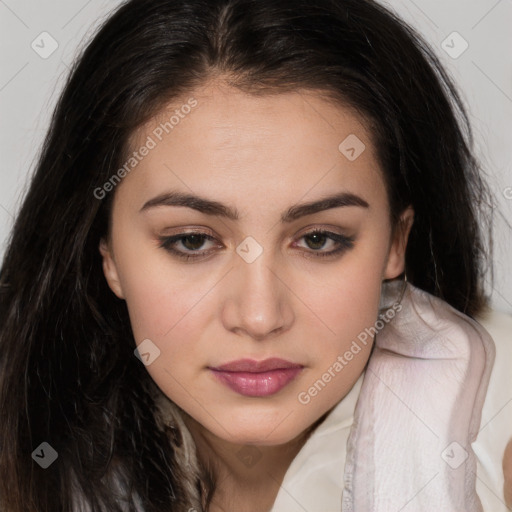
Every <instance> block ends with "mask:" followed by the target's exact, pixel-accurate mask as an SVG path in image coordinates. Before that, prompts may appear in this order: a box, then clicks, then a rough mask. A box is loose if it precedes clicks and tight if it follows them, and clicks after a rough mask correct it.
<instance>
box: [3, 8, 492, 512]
mask: <svg viewBox="0 0 512 512" xmlns="http://www.w3.org/2000/svg"><path fill="white" fill-rule="evenodd" d="M214 76H215V77H222V78H223V79H225V80H226V82H227V83H229V84H230V85H232V86H234V87H237V88H239V89H240V90H242V91H245V92H247V93H250V94H275V93H279V92H284V91H299V90H310V91H317V92H319V93H323V94H325V95H327V96H329V97H331V98H332V99H333V100H334V101H339V102H340V103H341V104H343V105H350V106H352V107H353V108H355V109H356V110H357V111H358V112H359V113H360V114H361V115H362V116H364V118H365V119H367V120H369V122H370V124H371V126H372V132H373V137H374V142H375V144H376V147H377V150H378V156H379V160H380V162H381V164H382V168H383V171H384V174H385V180H386V183H387V193H388V196H389V202H390V205H391V217H392V221H393V222H396V221H397V219H398V217H399V214H400V212H401V211H402V210H403V209H404V208H405V207H406V206H407V205H409V204H410V205H412V206H413V208H414V211H415V222H414V225H413V228H412V232H411V234H410V239H409V245H408V248H407V254H406V271H407V277H408V280H409V281H410V282H412V283H413V284H414V285H416V286H418V287H420V288H422V289H424V290H427V291H428V292H430V293H432V294H434V295H436V296H439V297H441V298H443V299H444V300H446V301H447V302H448V303H450V304H451V305H453V306H454V307H455V308H457V309H458V310H460V311H462V312H465V313H467V314H468V315H471V316H474V315H476V314H477V313H478V312H479V311H480V309H481V308H482V306H483V305H484V303H485V297H484V293H483V289H482V275H483V272H484V270H485V264H486V263H485V262H486V259H485V255H486V252H487V250H486V240H487V239H488V237H487V233H488V227H489V225H490V224H489V215H490V213H489V212H487V213H486V211H487V210H486V205H489V204H490V203H491V199H490V194H489V192H488V190H487V188H486V186H485V184H484V182H483V181H482V178H481V173H480V170H479V168H478V165H477V162H476V161H475V159H474V157H473V156H472V149H471V148H472V140H471V130H470V126H469V122H468V119H467V116H466V113H465V110H464V104H463V102H462V101H461V98H460V97H459V95H458V93H457V91H456V89H455V88H454V86H453V84H452V81H451V79H450V78H449V76H447V74H446V72H445V71H444V70H443V68H442V67H441V65H440V64H439V62H438V59H437V58H436V57H435V55H434V53H433V51H432V50H431V49H430V48H429V47H428V45H427V44H425V42H424V41H423V40H422V39H421V37H420V36H419V35H418V34H417V33H416V32H415V31H414V30H412V29H411V28H410V27H408V26H407V25H405V24H404V23H403V22H402V21H400V20H399V19H397V18H396V17H395V15H393V14H392V13H390V12H388V11H387V10H385V9H384V8H383V7H381V6H380V5H378V4H376V3H374V2H372V1H369V0H315V1H313V2H312V1H310V0H130V1H127V2H125V3H123V4H122V5H121V6H120V7H119V8H118V9H117V10H116V11H115V12H114V13H113V15H112V16H111V17H110V18H109V19H108V20H107V21H106V22H105V23H104V24H103V26H101V27H100V29H99V30H98V32H97V33H96V35H95V36H94V38H93V40H92V41H91V42H90V44H89V45H88V46H87V47H86V48H85V50H84V51H83V52H82V54H81V55H80V57H79V58H78V59H77V60H76V62H75V64H74V66H73V68H72V70H71V72H70V75H69V78H68V81H67V84H66V86H65V88H64V91H63V93H62V95H61V97H60V99H59V101H58V104H57V106H56V109H55V112H54V114H53V118H52V121H51V126H50V128H49V131H48V134H47V136H46V138H45V141H44V145H43V147H42V150H41V154H40V157H39V159H38V163H37V167H36V168H35V172H34V174H33V177H32V181H31V186H30V189H29V190H28V192H27V194H26V196H25V198H24V202H23V204H22V207H21V209H20V211H19V213H18V214H17V217H16V222H15V225H14V228H13V230H12V233H11V236H10V239H9V242H8V246H7V250H6V253H5V258H4V261H3V264H2V268H1V273H0V329H1V331H0V410H1V420H0V508H1V510H2V511H3V512H27V511H38V512H39V511H41V512H58V511H72V510H73V511H78V510H91V511H95V512H96V511H105V512H107V511H108V512H116V511H121V510H126V511H128V510H129V511H132V510H144V511H155V512H156V511H173V512H174V511H178V512H183V511H185V512H186V511H188V510H189V509H190V508H191V507H194V508H196V509H197V510H198V512H199V510H200V509H202V510H207V508H208V500H209V499H210V498H211V493H212V488H213V486H212V485H211V482H209V481H208V479H207V475H206V473H203V472H202V471H201V470H198V469H197V467H195V466H193V465H187V464H185V463H184V457H188V456H189V455H190V454H189V455H187V452H186V450H185V449H184V445H190V439H188V438H187V439H188V440H187V439H186V438H185V437H184V435H185V434H186V433H184V431H183V429H182V428H181V427H180V425H179V422H178V420H176V422H173V421H168V422H162V421H161V420H160V419H159V412H158V410H159V409H158V407H157V399H156V398H155V397H156V396H157V394H158V393H157V389H156V385H155V383H154V382H153V381H152V379H151V377H150V376H149V374H148V372H147V371H146V369H145V368H144V366H143V365H142V364H141V363H140V361H139V360H138V359H137V358H136V357H134V355H133V351H134V348H135V341H134V339H133V334H132V332H131V329H130V322H129V317H128V311H127V308H126V304H125V302H124V301H122V300H119V299H117V298H116V296H115V295H114V294H113V293H112V292H111V290H110V289H109V288H108V286H107V284H106V281H105V278H104V275H103V272H102V266H101V259H100V254H99V251H98V244H99V241H100V239H101V237H103V236H105V234H106V233H107V229H108V219H109V213H110V208H111V205H112V198H113V196H114V192H112V193H110V194H108V195H107V197H105V198H104V199H101V200H100V199H97V198H96V197H95V195H94V190H95V189H97V188H98V187H102V185H103V184H104V183H105V182H107V181H108V180H109V179H110V178H111V177H112V175H113V174H114V173H115V172H116V171H117V169H118V168H119V167H120V166H122V163H123V162H124V161H125V158H126V154H127V151H128V149H129V148H128V140H129V137H130V135H132V134H133V133H134V130H136V129H137V128H138V127H140V126H141V125H142V124H143V123H145V122H147V121H148V120H149V119H150V118H151V117H152V116H154V115H155V114H156V113H157V112H158V111H159V110H160V109H161V108H162V107H163V106H164V105H166V104H167V103H168V102H170V101H172V100H173V99H175V98H178V97H182V96H183V95H186V94H189V93H190V92H191V91H192V90H193V89H194V88H195V87H197V86H200V85H203V84H204V83H205V82H206V81H208V80H209V79H211V78H212V77H214ZM486 220H487V222H485V221H486ZM481 222H484V224H483V225H484V226H485V229H484V230H483V232H484V233H485V237H484V238H483V237H482V235H481V230H480V228H479V225H481V224H480V223H481ZM43 442H46V443H48V444H49V445H50V446H51V447H52V448H53V449H54V450H55V451H56V452H57V454H58V458H57V460H56V461H55V462H53V463H52V464H51V465H50V466H49V467H48V468H46V469H43V468H42V467H40V465H39V464H37V460H36V458H35V456H34V455H33V452H34V450H36V449H38V450H41V449H43V448H40V445H41V443H43ZM44 446H45V445H44ZM191 460H192V459H191ZM194 496H195V497H194ZM197 496H200V497H201V502H198V501H197V500H198V498H197ZM194 500H195V501H194ZM79 503H81V505H79Z"/></svg>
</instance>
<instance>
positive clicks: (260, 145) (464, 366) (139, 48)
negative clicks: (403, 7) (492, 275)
mask: <svg viewBox="0 0 512 512" xmlns="http://www.w3.org/2000/svg"><path fill="white" fill-rule="evenodd" d="M458 117H460V121H458V120H457V118H458ZM470 142H471V140H470V133H469V126H468V123H467V119H466V117H465V113H464V108H463V106H462V104H461V101H460V99H459V97H458V95H457V93H456V91H455V89H454V87H453V85H452V84H451V82H450V80H449V78H448V77H447V76H446V74H445V72H444V71H443V70H442V68H441V67H440V65H439V63H438V61H437V60H436V58H435V57H434V55H433V54H432V52H431V51H430V50H429V49H428V48H427V47H426V45H425V44H424V43H423V42H422V41H421V39H420V38H419V37H418V36H417V34H415V33H414V32H413V31H412V30H411V29H410V28H408V27H406V26H405V25H404V24H403V23H402V22H401V21H399V20H397V19H396V18H395V17H394V16H393V15H391V14H390V13H389V12H387V11H386V10H384V9H383V8H382V7H380V6H379V5H378V4H374V3H373V2H367V1H364V2H361V1H356V0H353V1H352V0H351V1H343V2H340V1H333V0H320V1H318V2H315V4H314V5H310V3H309V2H306V1H302V0H299V1H296V0H294V1H291V0H279V1H277V2H276V1H272V2H270V1H266V0H253V1H249V0H218V1H209V2H204V1H201V0H192V1H170V0H154V1H151V2H147V1H142V0H131V1H128V2H126V3H125V4H124V5H123V6H121V7H120V8H119V9H118V10H117V11H116V12H115V13H114V14H113V15H112V16H111V18H110V19H109V20H107V22H106V23H105V24H104V25H103V27H102V28H101V29H100V30H99V32H98V33H97V35H96V36H95V37H94V39H93V41H92V42H91V43H90V44H89V46H88V47H87V48H86V49H85V51H84V53H83V55H82V56H81V57H80V59H79V60H78V61H77V63H76V65H75V67H74V68H73V70H72V73H71V75H70V78H69V81H68V83H67V85H66V87H65V90H64V92H63V94H62V96H61V98H60V101H59V104H58V106H57V109H56V111H55V114H54V117H53V120H52V125H51V127H50V131H49V133H48V136H47V139H46V141H45V145H44V148H43V152H42V154H41V157H40V160H39V164H38V167H37V169H36V172H35V175H34V177H33V180H32V184H31V188H30V190H29V192H28V194H27V196H26V198H25V202H24V204H23V207H22V209H21V211H20V213H19V215H18V218H17V221H16V224H15V226H14V229H13V233H12V238H11V240H10V243H9V246H8V250H7V253H6V256H5V260H4V263H3V266H2V272H1V290H2V295H1V309H0V311H1V318H0V319H1V325H2V330H1V338H0V343H1V348H2V350H1V353H2V359H1V361H2V368H1V370H2V372H1V375H2V378H1V379H2V380H1V382H2V384H1V387H0V390H1V395H0V400H1V407H2V411H4V413H3V421H2V423H1V429H2V436H1V439H2V441H1V442H2V445H1V446H2V448H1V463H0V468H1V472H2V474H1V477H2V478H1V479H0V481H1V482H2V483H1V484H0V486H1V487H0V489H1V491H0V496H1V498H0V499H1V500H2V501H1V504H2V510H6V511H9V512H11V511H12V512H15V511H16V512H18V511H21V510H23V511H25V510H52V511H55V510H94V511H96V510H108V511H116V510H147V511H149V510H154V511H157V510H158V511H160V510H173V511H189V512H191V511H200V510H208V511H210V512H217V511H220V510H247V511H253V510H255V511H261V510H269V509H272V510H273V511H274V512H282V511H283V512H284V511H286V512H290V511H292V510H293V509H292V507H296V508H298V509H299V510H301V509H302V510H304V509H306V510H318V511H320V510H323V511H325V510H327V509H328V510H341V509H342V507H343V510H351V509H356V510H364V509H365V507H370V508H366V510H370V509H371V510H389V507H390V506H391V504H390V503H388V502H387V501H386V500H383V499H382V496H384V495H387V493H388V492H391V493H394V492H395V491H396V490H397V489H400V493H399V496H397V497H396V498H395V499H396V501H395V503H394V504H395V505H399V504H400V506H402V505H404V504H405V503H409V502H410V503H411V506H412V507H413V508H414V509H415V510H427V509H428V507H429V506H432V505H433V501H432V500H433V499H436V500H437V501H438V502H439V503H440V504H441V505H440V506H444V508H443V510H456V509H457V508H456V507H457V506H459V505H460V504H462V503H463V504H464V506H465V507H466V510H481V505H480V499H479V496H478V493H477V492H476V487H475V486H476V477H477V475H476V473H475V471H476V469H477V465H476V464H477V460H476V457H475V454H474V453H473V451H472V450H471V446H470V444H471V442H472V441H473V440H474V439H475V436H476V432H475V427H477V428H478V425H479V424H480V416H481V414H482V407H483V400H484V398H486V396H487V395H488V392H487V388H488V382H489V379H490V372H491V369H492V365H493V360H494V344H493V342H492V340H491V339H490V337H489V335H488V334H487V333H486V332H485V330H484V329H483V328H482V327H480V326H479V324H478V323H477V322H475V321H474V320H473V319H474V318H476V317H477V316H478V315H479V314H481V313H482V312H483V311H484V307H485V303H486V299H485V296H484V292H483V288H482V282H481V276H482V271H483V264H484V260H485V258H484V256H485V252H484V249H483V248H484V242H485V235H482V234H481V233H480V231H479V223H478V222H479V219H480V214H481V213H483V214H484V215H483V217H482V218H483V220H485V219H486V218H487V217H485V212H481V211H480V210H479V209H478V208H479V206H480V205H482V204H484V203H485V199H486V198H488V196H489V194H488V192H487V189H486V187H485V184H484V183H483V182H482V180H481V178H480V175H479V171H478V167H477V164H476V162H475V160H474V159H473V157H472V154H471V151H470ZM482 198H484V201H482ZM484 226H486V228H485V229H488V226H489V224H485V223H484ZM407 283H408V284H407ZM379 313H380V316H379ZM429 318H430V319H431V320H432V319H433V320H432V321H431V322H430V323H428V322H426V320H425V319H429ZM434 324H435V325H434ZM397 340H400V343H398V345H399V346H397ZM446 340H448V341H446ZM419 341H421V343H420V342H419ZM404 348H405V349H406V350H403V349H404ZM445 349H446V350H451V352H450V354H448V355H447V354H446V353H445V352H444V351H445ZM390 354H392V356H391V357H390ZM439 354H442V357H439ZM418 361H425V362H428V363H429V365H427V366H424V365H421V364H418ZM431 362H432V363H433V364H430V363H431ZM20 374H21V375H22V377H21V379H20ZM388 377H389V379H390V380H389V382H392V383H393V384H392V385H391V386H390V385H387V384H386V382H385V381H384V380H383V379H385V378H388ZM406 377H407V378H406ZM429 379H430V380H429ZM379 381H380V382H381V383H384V384H386V386H387V387H386V386H384V387H383V386H382V384H379ZM429 382H430V383H433V382H434V383H435V384H436V385H437V386H438V389H437V388H436V393H437V395H432V394H430V395H428V392H429V389H430V392H431V390H432V389H434V387H435V386H430V387H429V386H427V384H428V383H429ZM426 388H429V389H426ZM440 394H441V395H443V394H444V395H446V396H444V397H443V396H440ZM392 395H393V396H396V397H398V400H395V401H393V399H392V398H391V396H392ZM377 396H379V397H381V398H382V401H381V402H379V401H375V397H377ZM420 397H422V398H420ZM437 397H439V404H440V405H439V407H437V406H436V405H437V404H435V403H434V404H433V405H434V406H436V407H430V408H428V407H427V405H432V403H433V402H434V401H436V400H437ZM447 397H449V399H448V398H447ZM457 397H459V398H460V399H459V400H457ZM358 398H359V399H358ZM357 399H358V400H357ZM356 400H357V407H356V405H355V402H356ZM415 401H416V402H415ZM429 401H430V404H427V403H428V402H429ZM401 404H402V406H403V405H406V408H405V409H406V412H405V414H404V411H403V407H402V409H400V407H401ZM426 404H427V405H426ZM422 414H430V415H431V420H432V422H434V423H432V422H430V420H429V422H430V425H429V424H427V422H425V421H423V420H421V422H417V424H415V423H414V421H415V418H420V419H421V416H422ZM352 415H353V418H354V419H353V422H352V425H351V428H350V437H347V436H346V435H345V434H348V431H347V432H344V433H343V432H342V433H340V435H339V436H336V437H335V438H333V443H336V444H330V443H327V445H326V444H325V443H324V444H323V445H322V443H321V440H322V439H323V438H325V436H326V435H328V433H329V428H330V427H333V428H334V431H336V429H338V428H339V427H340V425H342V424H344V422H346V421H349V422H350V421H351V420H350V418H352ZM398 415H401V416H400V418H398ZM429 417H430V416H429ZM457 418H458V419H457ZM461 418H462V420H460V419H461ZM459 420H460V421H459ZM404 421H405V422H408V424H406V425H405V426H404ZM457 421H458V423H457ZM420 423H422V425H420ZM372 425H373V426H382V429H377V428H374V429H373V430H374V431H373V432H372V428H373V427H372ZM346 426H347V425H345V427H346ZM428 429H430V430H431V431H432V432H433V433H434V435H435V436H436V439H437V440H435V441H433V440H432V439H429V438H427V437H428V436H429V435H430V433H428V434H425V432H427V430H428ZM331 430H332V429H331ZM345 430H347V429H345ZM322 436H324V437H322ZM344 436H345V437H344ZM386 440H387V441H389V442H388V444H389V445H390V447H391V448H392V450H391V451H390V453H389V457H380V456H378V457H377V458H374V457H373V454H374V453H379V452H380V447H382V446H383V445H382V443H386ZM402 440H407V442H405V443H404V444H403V445H402ZM416 440H417V441H418V449H412V448H413V446H412V444H413V443H414V442H415V441H416ZM448 440H449V441H450V442H453V443H457V444H448V442H445V441H448ZM443 443H444V444H443ZM338 445H339V446H338ZM438 446H439V447H441V448H440V449H439V450H438V451H437V449H438ZM317 448H318V450H317ZM345 449H347V454H346V460H345V453H344V450H345ZM405 449H407V450H410V451H411V452H414V454H413V456H412V458H411V457H409V458H408V457H406V456H405V454H400V452H401V451H402V452H403V451H404V450H405ZM461 450H462V451H461ZM441 451H443V452H442V453H441ZM329 452H332V453H333V454H335V458H334V459H333V460H331V461H329V463H328V464H325V462H326V461H327V458H328V457H329ZM434 452H435V453H436V457H435V460H434V459H432V453H434ZM315 454H319V455H320V458H321V459H322V460H320V461H316V462H314V463H313V461H314V456H315ZM466 455H467V457H466ZM402 456H403V459H400V458H401V457H402ZM304 457H306V462H307V464H306V465H305V466H300V465H299V466H298V462H300V461H301V460H304ZM391 459H393V460H402V461H403V463H402V464H401V469H400V467H399V466H395V467H394V468H393V475H394V476H393V478H392V479H388V478H387V475H386V473H387V472H388V470H389V468H390V466H389V463H390V461H391ZM455 459H457V462H460V463H459V464H458V465H457V464H455V463H454V461H455ZM462 459H464V460H462ZM466 459H467V462H466ZM418 461H419V464H417V463H418ZM461 461H462V462H461ZM36 463H37V464H36ZM500 463H501V459H500V460H497V461H496V465H499V464H500ZM329 464H331V465H332V467H331V466H329ZM431 464H440V466H439V468H440V469H439V471H438V473H439V475H440V476H439V478H437V480H435V481H434V484H433V485H432V487H430V488H429V487H427V488H426V490H425V493H424V494H421V490H422V488H421V486H418V484H420V483H421V485H424V484H427V482H426V481H422V478H423V477H424V475H426V474H427V473H428V471H427V470H431V469H432V468H433V466H431ZM372 466H376V469H377V470H378V471H374V472H373V473H372V475H373V477H372V478H370V477H369V475H370V473H369V471H370V469H371V468H372ZM455 466H457V467H455ZM327 467H330V468H331V469H329V471H327V472H326V470H325V468H327ZM436 467H437V466H436ZM315 468H317V469H318V471H317V470H315ZM458 468H461V469H458ZM434 469H435V468H434ZM297 470H299V472H300V477H301V478H305V480H306V481H307V480H308V479H309V480H311V481H313V482H317V481H318V482H320V483H319V485H323V484H327V483H328V482H329V479H330V478H331V477H333V478H334V479H335V480H336V483H335V485H332V486H329V485H327V487H326V489H328V491H327V496H326V497H325V501H322V498H320V497H318V496H316V495H315V492H314V489H308V493H307V495H305V496H302V495H300V490H297V489H295V491H293V492H290V491H289V489H291V488H292V487H291V486H290V485H289V484H293V481H292V478H293V477H294V475H295V476H296V474H297ZM438 473H435V474H434V476H433V477H432V478H436V475H437V474H438ZM388 474H390V473H388ZM333 475H334V476H333ZM411 475H412V476H413V477H414V478H416V480H414V479H413V480H411V479H410V478H409V477H410V476H411ZM315 479H316V480H315ZM297 481H302V480H300V479H299V480H297V479H295V485H297V484H296V483H297ZM315 485H316V484H315ZM367 485H368V486H369V487H366V486H367ZM386 486H388V487H386ZM431 489H432V490H431ZM500 492H501V490H500ZM342 495H343V496H342ZM415 495H418V498H416V497H415ZM425 497H426V498H425ZM342 498H343V504H342V501H341V499H342ZM308 500H310V501H312V503H307V501H308ZM500 502H503V496H501V498H498V501H497V503H498V505H496V508H495V510H497V509H498V508H497V507H498V506H499V503H500ZM369 504H370V505H369ZM400 506H398V507H397V508H400ZM404 506H405V505H404ZM493 506H494V504H493ZM317 507H318V508H317ZM333 507H335V508H333Z"/></svg>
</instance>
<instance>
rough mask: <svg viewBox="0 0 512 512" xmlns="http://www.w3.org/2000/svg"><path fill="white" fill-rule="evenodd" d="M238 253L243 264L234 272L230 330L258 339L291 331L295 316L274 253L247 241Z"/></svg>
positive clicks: (227, 313) (227, 318)
mask: <svg viewBox="0 0 512 512" xmlns="http://www.w3.org/2000/svg"><path fill="white" fill-rule="evenodd" d="M248 238H250V237H248ZM237 253H238V254H239V256H240V261H239V262H238V263H237V265H236V268H235V269H234V271H233V272H232V275H231V281H232V283H233V284H232V286H231V287H230V295H229V300H228V301H227V304H226V305H225V308H226V310H225V312H224V323H225V326H226V328H228V329H230V330H238V331H244V332H245V334H246V335H248V336H250V337H253V338H255V339H262V338H264V337H266V336H268V335H269V334H270V333H274V332H275V331H281V330H283V329H285V328H288V327H289V325H290V322H291V321H292V319H293V314H292V311H291V305H290V304H288V299H287V294H286V292H285V290H286V287H285V286H284V284H283V282H282V281H281V278H280V277H279V269H278V266H277V264H276V258H275V255H274V252H273V251H271V250H264V249H263V247H262V246H261V245H260V244H258V243H257V242H256V241H255V240H254V239H252V240H251V239H249V240H247V239H246V240H244V242H242V243H241V244H240V245H239V246H238V248H237Z"/></svg>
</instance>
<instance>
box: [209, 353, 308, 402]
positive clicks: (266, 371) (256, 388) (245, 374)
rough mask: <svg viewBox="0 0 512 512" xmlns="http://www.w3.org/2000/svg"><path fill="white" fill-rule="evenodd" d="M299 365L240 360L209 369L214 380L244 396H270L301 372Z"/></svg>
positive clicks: (272, 361)
mask: <svg viewBox="0 0 512 512" xmlns="http://www.w3.org/2000/svg"><path fill="white" fill-rule="evenodd" d="M302 368H303V366H302V365H300V364H295V363H291V362H289V361H285V360H284V359H279V358H271V359H265V360H264V361H254V360H252V359H240V360H238V361H232V362H230V363H227V364H223V365H221V366H217V367H214V368H210V370H211V371H212V372H213V374H214V375H215V377H216V378H218V379H219V380H220V381H221V382H222V383H223V384H225V385H227V386H228V387H229V388H231V389H232V390H233V391H236V392H237V393H239V394H241V395H244V396H255V397H263V396H270V395H273V394H274V393H277V392H278V391H280V390H281V389H283V388H284V387H285V386H286V385H287V384H288V383H290V382H291V381H292V380H293V379H294V378H295V377H296V376H297V375H298V374H299V373H300V371H301V370H302Z"/></svg>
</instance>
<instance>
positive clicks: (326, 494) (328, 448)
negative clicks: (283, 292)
mask: <svg viewBox="0 0 512 512" xmlns="http://www.w3.org/2000/svg"><path fill="white" fill-rule="evenodd" d="M478 321H479V323H480V324H481V325H482V326H483V327H484V328H485V329H486V330H487V331H488V332H489V334H490V335H491V337H492V338H493V340H494V344H495V348H496V359H495V364H494V368H493V371H492V374H491V377H490V381H489V386H488V389H487V394H486V397H485V401H484V405H483V409H482V418H481V422H480V430H479V433H478V436H477V439H476V441H475V442H474V443H473V444H472V448H473V451H474V453H475V455H476V463H477V464H476V467H477V472H476V477H477V478H476V491H477V494H478V496H479V498H480V501H481V503H482V506H483V510H484V511H485V512H506V511H507V510H508V509H507V508H506V506H505V504H504V499H503V471H502V466H501V464H502V458H503V453H504V450H505V446H506V444H507V442H508V440H509V439H510V438H512V335H511V333H512V317H510V316H508V315H505V314H502V313H498V312H493V311H489V312H487V313H485V314H483V315H481V316H480V317H479V318H478ZM363 379H364V374H363V375H361V376H360V378H359V379H358V380H357V382H356V383H355V385H354V386H353V387H352V389H351V390H350V392H349V393H348V394H347V395H346V396H345V397H344V398H343V400H341V401H340V402H339V404H338V405H337V406H336V407H335V408H334V409H333V410H332V411H331V412H330V414H329V415H328V416H327V418H326V419H325V420H324V421H323V422H322V424H321V425H319V426H318V427H317V429H316V430H315V431H314V432H313V434H312V435H311V437H310V438H309V439H308V440H307V442H306V443H305V445H304V446H303V447H302V449H301V451H300V452H299V453H298V454H297V456H296V457H295V459H294V460H293V462H292V464H291V465H290V467H289V468H288V471H287V473H286V475H285V477H284V480H283V483H282V486H281V489H280V490H279V493H278V495H277V497H276V500H275V502H274V506H273V508H272V510H271V512H340V510H341V502H342V494H343V487H344V485H343V477H344V471H345V461H346V455H347V440H348V436H349V433H350V430H351V427H352V422H353V418H354V411H355V407H356V402H357V399H358V397H359V393H360V390H361V386H362V383H363ZM397 428H398V427H397ZM425 483H426V484H428V483H427V482H425ZM404 497H409V493H408V490H404V496H402V497H401V498H404ZM411 497H412V498H413V496H411ZM396 510H397V512H398V511H399V510H402V511H404V512H407V511H415V510H417V509H416V508H415V506H414V499H412V500H411V501H410V502H409V503H407V500H404V499H401V500H397V506H396ZM422 510H423V509H422ZM363 512H371V511H363ZM436 512H442V510H441V509H439V508H436Z"/></svg>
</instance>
